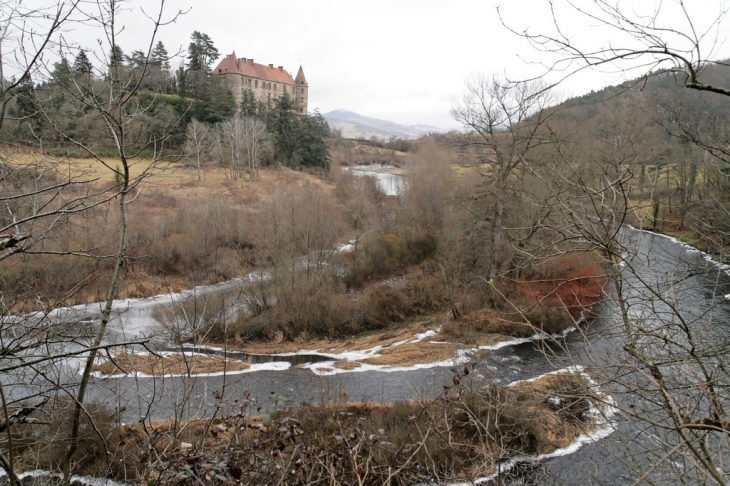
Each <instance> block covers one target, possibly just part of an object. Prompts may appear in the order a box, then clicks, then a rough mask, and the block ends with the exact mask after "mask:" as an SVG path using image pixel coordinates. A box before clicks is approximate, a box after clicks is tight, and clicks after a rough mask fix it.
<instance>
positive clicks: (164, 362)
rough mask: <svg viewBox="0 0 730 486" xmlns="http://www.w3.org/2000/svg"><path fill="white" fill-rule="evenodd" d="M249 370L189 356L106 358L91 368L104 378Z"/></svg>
mask: <svg viewBox="0 0 730 486" xmlns="http://www.w3.org/2000/svg"><path fill="white" fill-rule="evenodd" d="M250 367H251V365H250V364H248V363H244V362H243V361H237V360H231V359H228V360H227V359H225V358H224V357H222V356H200V355H196V354H193V355H190V354H182V353H177V354H170V355H166V356H156V355H154V354H132V353H119V354H118V355H117V356H115V357H114V359H111V358H107V359H105V361H104V362H103V363H100V364H97V365H94V371H98V372H100V373H103V374H105V375H116V374H122V373H124V374H127V373H135V372H138V373H145V374H147V375H168V374H174V375H179V374H187V373H190V374H199V373H215V372H220V371H223V370H227V371H241V370H247V369H249V368H250Z"/></svg>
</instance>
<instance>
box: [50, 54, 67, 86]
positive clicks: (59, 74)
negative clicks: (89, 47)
mask: <svg viewBox="0 0 730 486" xmlns="http://www.w3.org/2000/svg"><path fill="white" fill-rule="evenodd" d="M70 74H71V66H70V65H69V63H68V59H66V58H65V57H63V58H61V60H60V61H58V62H57V63H55V64H53V73H52V76H53V79H54V80H55V81H61V82H63V81H64V80H66V79H68V77H69V75H70Z"/></svg>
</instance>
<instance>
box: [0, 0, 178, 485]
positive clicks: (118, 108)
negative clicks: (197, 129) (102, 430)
mask: <svg viewBox="0 0 730 486" xmlns="http://www.w3.org/2000/svg"><path fill="white" fill-rule="evenodd" d="M70 6H71V7H72V8H73V11H74V12H75V14H76V15H77V17H78V19H77V20H79V21H80V22H82V23H83V24H82V25H83V26H84V27H85V28H92V27H96V28H98V29H99V30H100V37H101V38H102V41H101V44H102V47H103V48H109V49H110V50H111V52H114V51H115V49H116V48H117V47H118V45H117V36H118V34H119V31H120V30H121V28H122V27H121V25H120V23H119V16H120V12H121V11H122V9H123V6H122V5H121V3H120V2H118V1H116V0H108V1H99V2H92V3H91V4H88V5H83V6H79V5H78V4H76V3H71V4H70ZM164 7H165V2H164V0H162V1H161V2H160V4H159V9H158V11H157V12H156V14H155V15H153V16H147V18H148V19H149V20H150V22H151V25H150V27H151V32H152V35H151V36H150V37H151V39H150V43H149V46H148V49H147V52H146V54H145V59H149V57H150V51H151V50H152V48H153V46H154V41H155V36H156V34H157V30H158V29H159V28H160V27H161V26H163V25H165V24H167V23H168V22H171V21H174V19H175V18H176V17H177V16H178V15H179V12H178V13H174V14H173V15H171V16H166V15H165V14H164ZM20 8H21V4H20V2H18V3H17V4H14V6H13V7H12V8H11V9H10V12H11V17H12V16H16V17H18V16H20V17H19V18H15V19H14V20H13V22H15V21H17V24H18V25H19V26H20V27H19V29H20V31H19V32H20V33H19V35H20V41H19V45H20V48H19V49H17V50H16V57H15V59H16V60H24V61H26V63H25V69H24V70H23V71H21V73H20V74H21V76H22V78H21V79H22V80H23V81H27V80H28V79H29V78H30V76H31V75H33V76H36V77H37V79H43V80H44V81H46V82H47V83H52V84H53V86H54V89H60V90H62V91H63V92H64V93H65V95H66V96H69V97H72V98H73V99H75V100H76V102H78V103H79V104H81V105H82V106H83V107H84V110H85V113H86V115H85V116H86V117H88V118H94V119H96V120H98V121H99V122H100V123H101V124H102V125H103V126H104V130H105V132H106V134H107V137H108V138H107V141H108V142H109V143H110V145H111V146H112V147H113V148H114V152H115V154H116V156H115V157H114V158H113V161H112V160H110V159H109V158H107V157H103V156H102V155H101V154H100V153H99V151H97V149H96V145H95V144H94V143H93V140H89V139H88V138H84V134H83V133H81V134H78V133H76V134H74V133H73V132H69V131H67V130H65V121H64V120H62V119H59V118H58V117H56V116H55V113H54V112H53V111H52V110H50V109H49V105H48V104H47V100H46V99H45V98H44V97H43V96H42V93H40V92H39V91H38V90H31V89H28V90H27V92H26V93H23V96H27V97H28V98H29V99H30V100H31V101H32V102H33V106H34V107H35V108H36V112H35V113H33V117H34V118H36V119H38V120H40V121H41V122H42V123H43V124H44V130H46V131H48V132H55V134H56V136H57V138H58V139H59V140H63V141H64V142H65V143H67V144H68V146H69V147H74V148H75V149H76V150H78V151H80V152H82V153H84V154H85V155H86V156H87V157H90V158H91V159H92V160H94V162H95V163H97V164H99V165H100V166H101V167H104V168H106V169H108V170H109V173H110V174H111V175H112V176H113V179H114V184H112V185H110V186H109V185H105V186H104V187H102V188H101V189H100V190H94V189H92V188H90V187H84V188H82V189H81V190H79V191H75V192H71V193H70V194H66V193H64V192H63V191H64V189H67V188H74V187H75V186H77V185H80V184H82V183H86V182H90V181H91V180H93V178H83V177H81V178H80V177H78V174H76V173H73V172H71V171H69V172H70V173H71V174H72V175H67V176H66V177H65V178H63V179H60V181H59V180H56V181H53V182H48V179H47V178H43V177H42V176H43V175H44V174H46V173H48V172H50V171H51V170H55V171H56V173H58V169H60V167H59V166H58V162H56V163H55V164H56V167H53V164H52V163H51V161H49V160H46V159H45V154H44V152H43V145H42V143H43V139H42V137H41V136H38V137H36V139H37V142H38V143H39V145H40V147H39V149H40V157H41V158H42V159H43V160H44V162H45V165H44V166H35V167H33V171H32V172H30V173H28V169H27V167H28V166H27V165H26V166H25V167H23V166H21V167H20V170H19V169H18V168H17V167H16V166H15V164H13V162H12V161H9V162H8V163H7V167H10V169H8V170H7V171H5V173H4V176H5V177H4V178H3V179H4V182H12V181H14V180H17V179H18V177H21V178H24V180H25V181H26V182H25V183H24V184H23V185H21V186H20V187H21V189H20V191H16V192H14V193H10V194H4V195H3V198H4V203H5V204H6V205H8V208H9V209H10V212H9V214H10V218H9V219H8V220H5V221H3V223H2V225H3V226H4V227H5V228H6V229H7V230H11V229H14V230H15V234H13V235H9V236H8V237H7V238H5V240H4V243H3V245H4V247H3V249H4V250H6V251H5V252H4V253H3V257H2V258H7V257H9V256H10V255H12V254H14V253H17V252H20V251H22V252H24V253H28V252H29V251H30V246H32V245H37V244H38V243H41V242H43V241H44V239H48V238H49V237H50V236H53V233H52V232H51V231H52V230H53V229H54V226H55V225H57V224H58V223H63V222H65V221H68V218H69V216H70V215H72V214H76V213H79V212H81V211H87V210H88V209H90V208H93V207H99V206H101V205H103V204H105V203H106V202H108V201H113V200H114V201H115V202H116V203H117V208H118V228H117V231H118V234H117V237H118V239H117V249H116V252H115V253H114V255H97V256H100V257H102V258H109V259H110V260H112V261H113V262H114V263H113V273H112V276H111V280H110V284H109V287H108V291H107V295H106V300H105V302H104V304H103V305H102V309H101V316H100V320H99V322H98V325H96V326H95V329H93V330H89V329H87V330H85V331H83V332H82V331H81V329H79V330H78V331H77V332H75V333H74V332H70V333H69V332H68V330H67V331H65V332H63V333H60V334H59V333H58V331H57V329H64V328H67V327H68V325H69V324H68V323H65V322H61V323H60V324H62V325H61V327H60V328H59V327H58V325H55V324H54V322H53V320H52V319H51V316H50V315H49V314H50V313H48V312H46V313H41V314H35V315H33V316H31V317H25V318H22V319H16V320H15V321H13V320H7V321H6V320H3V324H6V323H7V324H9V326H10V327H12V328H8V329H4V330H3V336H4V337H10V336H17V335H18V334H17V332H18V330H19V329H22V328H25V329H29V331H28V332H25V333H24V335H25V338H24V340H23V341H22V342H21V343H18V342H17V341H15V342H13V341H14V340H11V341H9V343H10V344H11V345H12V348H11V349H9V350H10V351H11V353H13V354H12V355H11V356H12V357H13V359H16V360H17V359H20V360H21V361H24V366H25V370H27V371H28V373H27V375H28V376H31V377H32V375H33V373H35V374H36V378H32V379H33V380H34V381H37V380H43V379H45V380H47V381H48V383H50V384H51V386H53V387H55V388H56V389H57V390H59V389H60V390H61V391H62V392H63V393H64V394H66V395H67V396H69V398H71V400H72V402H73V406H72V409H73V413H72V417H71V419H70V421H69V431H68V442H67V444H68V447H67V448H66V449H65V452H64V454H63V459H62V466H61V467H62V470H63V476H64V484H70V479H71V474H72V467H73V463H74V455H75V453H76V451H77V449H78V446H79V443H80V431H81V425H82V416H83V415H86V416H88V410H87V407H86V405H85V399H86V392H87V389H88V386H89V381H90V378H91V372H92V367H93V365H94V361H95V359H96V356H97V354H98V352H99V350H100V349H102V348H104V347H108V346H109V344H107V343H106V342H105V335H106V330H107V326H108V324H109V322H110V320H111V318H112V307H113V301H114V298H115V296H116V295H117V289H118V286H119V281H120V278H121V273H122V267H123V266H124V263H125V260H126V249H127V211H128V206H129V204H130V203H131V202H133V201H134V200H135V199H136V196H137V195H138V194H139V193H140V191H141V190H142V188H143V187H144V183H145V181H147V180H148V178H149V177H150V176H151V175H152V174H153V173H154V172H155V171H157V170H159V166H158V163H159V162H160V161H161V160H163V154H164V148H165V141H166V139H167V137H168V136H169V134H170V131H171V129H172V128H173V127H174V126H175V125H176V123H177V122H178V121H179V120H178V118H177V117H165V116H162V117H161V118H160V120H165V121H166V122H167V125H166V126H163V127H162V128H161V129H160V130H141V129H140V128H141V127H144V126H145V125H146V124H148V123H149V115H150V113H151V108H149V107H148V106H147V105H144V104H142V103H141V102H140V100H139V97H138V96H137V91H138V90H139V87H140V84H141V82H142V79H141V78H136V77H134V76H131V75H130V73H127V72H126V70H125V69H124V68H123V67H122V66H120V65H119V64H118V63H113V64H111V65H109V70H108V72H107V73H106V76H105V77H104V78H101V77H100V78H97V77H95V76H91V75H86V76H60V75H55V74H57V73H58V71H57V70H56V71H54V70H53V69H52V67H51V66H48V65H47V64H46V59H47V58H46V57H44V56H42V54H43V50H44V49H47V48H48V46H49V45H50V44H51V39H55V41H54V42H55V44H53V45H54V47H57V48H58V49H59V51H60V54H61V55H62V56H63V55H64V54H65V53H67V52H69V50H72V49H74V47H73V46H68V45H67V44H65V43H64V42H63V38H62V37H56V34H57V33H58V29H59V27H60V25H61V22H62V20H64V19H68V18H69V17H68V15H69V12H68V10H67V8H68V6H67V5H66V4H59V7H58V8H56V9H55V10H53V12H51V13H52V14H53V15H52V16H51V17H52V19H53V20H52V22H51V23H50V26H48V27H47V28H46V30H45V31H44V32H45V33H47V34H44V37H43V42H41V43H39V44H33V42H31V41H30V40H29V39H26V37H29V38H32V37H34V36H35V34H34V32H36V30H35V29H34V28H33V27H30V25H31V24H32V22H34V21H35V20H36V18H43V15H46V14H47V12H44V11H39V10H31V11H29V12H28V13H27V14H26V16H25V18H23V16H22V12H21V10H20ZM19 12H20V13H19ZM13 22H11V21H6V22H5V24H6V25H10V24H12V23H13ZM24 22H25V23H24ZM23 29H25V30H23ZM24 36H25V37H24ZM34 45H40V50H36V51H35V53H29V51H27V50H26V49H28V48H30V47H31V46H34ZM105 50H106V49H105ZM145 62H146V61H145ZM146 69H147V66H146V65H145V66H143V67H142V71H143V72H144V71H145V70H146ZM20 81H21V80H18V81H17V82H12V83H11V84H10V85H7V86H5V88H6V90H4V92H3V96H4V98H3V113H4V110H5V106H6V105H7V102H8V100H9V99H10V98H11V96H12V95H11V94H10V93H8V92H7V89H11V90H12V89H17V87H18V86H19V83H20ZM149 149H152V151H153V156H152V159H151V160H149V161H148V164H147V166H146V167H145V168H144V169H143V170H142V171H140V172H139V173H137V174H135V175H132V172H131V169H130V166H131V164H132V163H133V162H132V161H133V160H134V159H135V158H139V157H140V156H141V153H142V152H143V151H146V150H149ZM66 192H68V191H66ZM37 221H46V222H45V223H43V227H42V228H40V229H39V230H36V228H35V227H34V226H33V224H34V223H35V222H37ZM47 221H50V223H48V222H47ZM21 242H25V243H24V244H23V246H20V245H19V243H21ZM92 250H93V249H87V250H85V251H81V252H69V251H66V252H60V253H62V254H68V253H74V254H76V253H78V254H80V255H81V256H94V255H93V254H92ZM37 252H39V253H49V252H50V253H59V252H54V251H49V250H46V249H42V250H41V251H37ZM80 285H83V283H80ZM18 323H20V325H18ZM69 335H70V336H69ZM48 338H51V340H52V341H53V342H55V343H56V345H57V346H60V348H59V347H56V348H55V349H54V348H49V347H48V346H49V341H48ZM64 340H65V341H66V345H64V344H63V341H64ZM3 347H5V346H3ZM31 350H34V351H35V352H38V353H40V354H41V357H40V358H38V359H33V354H32V353H31V354H28V353H29V352H30V351H31ZM43 350H45V354H46V355H45V356H43V354H44V351H43ZM55 353H57V355H56V356H54V354H55ZM74 355H75V356H80V357H81V361H82V363H83V365H82V367H81V376H80V378H79V379H78V381H77V380H76V379H75V377H73V378H72V379H71V382H66V381H65V378H64V377H63V376H62V374H60V373H58V372H55V373H52V372H51V371H52V370H49V369H44V368H43V367H42V366H40V364H42V363H47V362H50V361H52V360H56V361H59V360H62V359H63V358H64V357H68V356H74ZM29 358H30V359H29ZM14 366H15V365H8V366H5V369H6V370H10V369H16V368H13V367H14ZM3 398H5V397H3ZM7 404H8V402H7V400H6V399H3V406H4V409H5V410H6V412H7ZM88 418H89V419H91V417H90V416H88ZM92 423H93V420H92ZM8 430H9V429H8ZM97 431H98V430H97ZM8 445H9V451H10V452H9V454H10V456H11V457H12V453H13V448H12V442H9V443H8ZM3 467H5V468H6V470H8V472H9V474H10V475H11V477H13V474H14V472H13V464H12V461H8V462H7V463H3Z"/></svg>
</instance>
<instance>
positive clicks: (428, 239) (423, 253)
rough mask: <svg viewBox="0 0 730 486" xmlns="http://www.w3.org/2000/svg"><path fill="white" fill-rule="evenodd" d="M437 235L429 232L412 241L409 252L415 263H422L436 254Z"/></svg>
mask: <svg viewBox="0 0 730 486" xmlns="http://www.w3.org/2000/svg"><path fill="white" fill-rule="evenodd" d="M436 248H437V244H436V233H435V232H433V231H429V232H428V233H426V234H425V235H422V236H417V237H415V238H413V239H412V240H411V243H410V245H409V250H410V252H411V260H412V261H413V263H421V262H422V261H423V260H425V259H426V258H429V257H431V256H433V254H434V253H436Z"/></svg>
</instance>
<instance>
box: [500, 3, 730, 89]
mask: <svg viewBox="0 0 730 486" xmlns="http://www.w3.org/2000/svg"><path fill="white" fill-rule="evenodd" d="M545 6H546V7H547V8H548V9H549V15H552V21H553V22H552V26H553V29H551V31H547V32H536V31H534V30H530V29H529V28H528V29H521V28H517V27H515V26H514V23H513V22H512V21H511V20H510V19H505V18H504V17H501V18H502V23H503V24H504V25H505V26H506V27H507V28H508V29H509V30H511V31H512V32H513V33H515V34H517V35H519V36H521V37H523V38H525V39H527V40H528V41H529V42H530V43H531V44H532V46H533V47H534V48H535V49H536V50H537V51H538V52H541V53H544V54H547V56H545V57H546V58H548V59H551V62H550V63H549V64H543V65H544V66H545V68H546V69H547V71H548V72H551V73H558V74H560V79H561V80H562V79H565V78H566V77H568V76H572V75H573V74H575V73H577V72H579V71H582V70H584V69H591V68H601V69H604V70H609V71H611V70H612V71H613V72H615V73H617V74H626V75H629V76H634V77H636V76H651V75H653V74H657V73H660V72H662V71H669V72H671V73H673V74H675V76H676V78H677V81H678V82H679V83H681V85H682V86H684V87H686V88H689V89H694V90H699V91H708V92H712V93H717V94H720V95H724V96H730V89H728V88H727V87H723V86H714V85H712V84H709V83H706V82H704V81H703V77H702V75H703V71H704V68H705V67H706V65H707V64H709V63H717V61H718V60H717V59H714V57H715V56H716V55H717V54H718V51H719V49H720V47H721V46H722V43H723V41H724V37H722V32H723V25H724V21H725V18H726V16H727V13H728V9H727V6H726V5H725V4H724V2H717V3H716V4H715V5H714V9H715V11H714V15H712V16H711V17H710V19H709V20H707V21H702V20H700V15H699V11H698V10H697V9H702V10H705V11H706V10H707V9H708V8H712V7H711V6H708V5H705V4H703V5H702V6H700V5H699V4H694V3H692V4H691V3H688V2H685V1H684V0H675V1H673V2H654V3H646V4H643V5H641V6H640V7H637V6H635V5H634V6H631V7H629V6H627V5H624V4H621V2H619V1H611V0H591V1H590V2H581V3H577V2H573V1H572V0H562V1H548V2H545ZM498 13H499V9H498ZM568 18H570V19H571V20H567V19H568ZM576 18H578V19H581V20H584V21H585V22H587V23H589V24H591V25H592V29H596V30H600V31H601V32H602V33H605V35H606V36H607V37H610V39H611V41H610V43H609V45H608V46H605V45H604V44H602V43H600V42H599V43H596V42H594V41H593V39H591V38H589V37H586V36H579V35H574V33H573V32H572V28H573V27H574V26H576V25H582V24H581V22H580V21H576V20H575V19H576ZM721 64H722V65H724V63H721ZM639 82H641V81H639Z"/></svg>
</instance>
